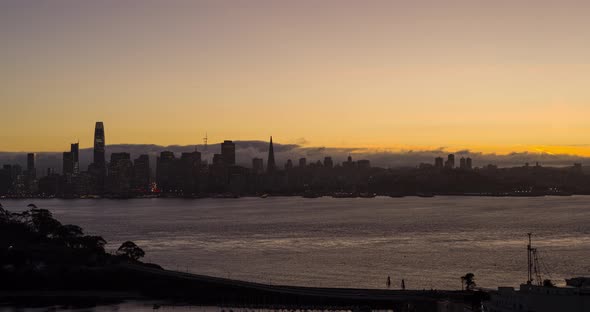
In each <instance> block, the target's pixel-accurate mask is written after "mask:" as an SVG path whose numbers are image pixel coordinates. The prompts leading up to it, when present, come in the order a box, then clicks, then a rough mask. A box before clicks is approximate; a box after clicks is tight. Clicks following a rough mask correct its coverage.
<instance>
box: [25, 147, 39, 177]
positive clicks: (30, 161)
mask: <svg viewBox="0 0 590 312" xmlns="http://www.w3.org/2000/svg"><path fill="white" fill-rule="evenodd" d="M27 175H28V176H29V177H30V178H32V179H35V178H36V177H37V168H35V154H34V153H28V154H27Z"/></svg>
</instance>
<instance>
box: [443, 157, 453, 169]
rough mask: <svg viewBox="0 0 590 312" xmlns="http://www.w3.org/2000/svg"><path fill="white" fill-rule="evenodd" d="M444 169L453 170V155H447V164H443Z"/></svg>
mask: <svg viewBox="0 0 590 312" xmlns="http://www.w3.org/2000/svg"><path fill="white" fill-rule="evenodd" d="M445 167H446V168H449V169H453V168H455V155H453V154H449V156H448V158H447V162H446V163H445Z"/></svg>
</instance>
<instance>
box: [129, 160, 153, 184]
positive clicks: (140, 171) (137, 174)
mask: <svg viewBox="0 0 590 312" xmlns="http://www.w3.org/2000/svg"><path fill="white" fill-rule="evenodd" d="M133 188H134V189H136V190H138V191H140V192H146V191H149V190H150V157H149V156H148V155H145V154H144V155H139V157H137V158H136V159H135V160H134V161H133Z"/></svg>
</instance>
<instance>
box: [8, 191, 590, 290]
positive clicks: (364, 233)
mask: <svg viewBox="0 0 590 312" xmlns="http://www.w3.org/2000/svg"><path fill="white" fill-rule="evenodd" d="M31 202H32V203H35V204H36V205H37V206H39V208H46V209H49V210H51V211H52V212H53V213H54V215H55V216H56V217H57V218H58V219H59V220H61V221H62V222H63V223H73V224H78V225H81V226H82V227H83V228H84V229H86V231H87V232H88V233H90V234H98V235H102V236H103V237H105V238H106V239H107V241H108V242H109V244H108V245H107V249H108V250H112V251H114V250H115V249H116V248H117V247H118V246H119V245H120V244H121V242H123V241H125V240H132V241H134V242H136V243H137V244H138V245H140V246H141V247H142V248H144V250H145V251H146V254H147V257H146V260H147V261H150V262H154V263H158V264H160V265H162V266H164V267H165V268H168V269H174V270H181V271H190V272H193V273H199V274H206V275H213V276H220V277H230V278H236V279H243V280H248V281H256V282H262V283H272V284H291V285H305V286H334V287H366V288H383V287H384V286H385V281H386V279H387V276H388V275H389V276H391V279H392V283H393V288H399V285H400V283H401V279H402V278H403V279H405V282H406V286H407V287H408V288H415V289H424V288H425V289H430V288H434V289H460V287H461V281H460V276H462V275H464V274H465V273H467V272H473V273H474V274H475V277H476V281H477V283H478V285H480V286H483V287H497V286H501V285H508V286H518V285H519V284H520V283H521V282H524V281H525V280H526V268H527V267H526V233H527V232H533V233H534V245H536V246H537V247H538V248H539V251H540V256H541V260H542V261H541V263H542V265H543V266H544V269H545V271H546V272H547V273H548V274H546V277H550V278H553V279H555V280H557V281H558V282H561V283H563V279H564V278H566V277H573V276H582V275H586V276H589V275H590V205H589V204H590V197H586V196H572V197H536V198H514V197H512V198H500V197H434V198H417V197H405V198H389V197H377V198H369V199H363V198H339V199H336V198H328V197H324V198H317V199H306V198H299V197H270V198H266V199H261V198H240V199H195V200H187V199H132V200H107V199H99V200H90V199H87V200H59V199H51V200H4V201H3V202H2V204H3V205H4V207H5V208H7V209H9V210H15V211H16V210H21V209H25V208H26V205H27V204H29V203H31Z"/></svg>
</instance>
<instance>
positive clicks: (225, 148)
mask: <svg viewBox="0 0 590 312" xmlns="http://www.w3.org/2000/svg"><path fill="white" fill-rule="evenodd" d="M221 157H222V158H223V162H224V163H225V164H226V165H228V166H233V165H235V164H236V144H235V143H234V142H232V141H229V140H225V141H223V143H221Z"/></svg>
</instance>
